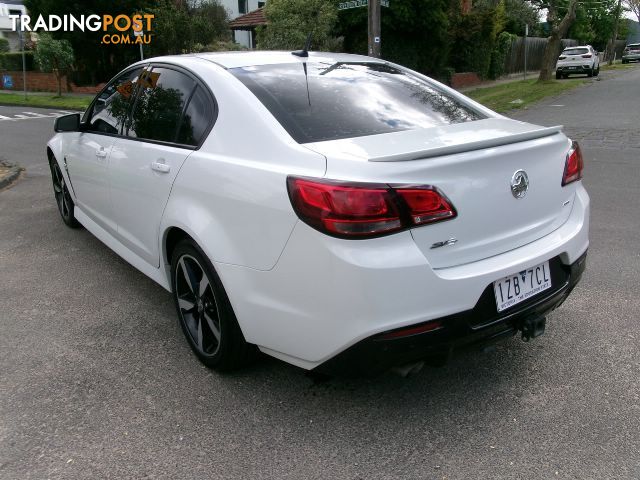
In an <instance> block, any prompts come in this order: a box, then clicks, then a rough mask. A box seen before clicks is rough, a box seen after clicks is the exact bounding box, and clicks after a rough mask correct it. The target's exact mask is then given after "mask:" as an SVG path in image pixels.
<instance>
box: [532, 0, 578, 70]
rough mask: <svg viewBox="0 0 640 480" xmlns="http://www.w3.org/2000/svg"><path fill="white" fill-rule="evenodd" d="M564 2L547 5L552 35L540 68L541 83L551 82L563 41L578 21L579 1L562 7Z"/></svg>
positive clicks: (558, 0)
mask: <svg viewBox="0 0 640 480" xmlns="http://www.w3.org/2000/svg"><path fill="white" fill-rule="evenodd" d="M563 3H564V2H561V1H560V0H548V1H547V2H546V3H545V6H546V8H547V23H548V25H549V28H550V35H549V37H548V38H547V45H546V46H545V48H544V53H543V56H542V66H541V68H540V75H539V76H538V81H539V82H547V81H549V80H551V74H552V72H553V70H554V68H555V65H556V60H557V59H558V54H559V53H560V48H561V46H562V39H563V38H565V36H566V35H567V32H568V31H569V28H570V27H571V25H572V24H573V22H574V21H575V19H576V8H577V6H578V0H569V4H568V6H567V7H561V5H562V4H563Z"/></svg>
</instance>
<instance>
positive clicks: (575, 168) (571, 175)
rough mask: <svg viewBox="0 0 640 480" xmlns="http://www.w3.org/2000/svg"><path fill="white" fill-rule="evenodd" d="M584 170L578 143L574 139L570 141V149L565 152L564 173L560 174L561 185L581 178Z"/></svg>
mask: <svg viewBox="0 0 640 480" xmlns="http://www.w3.org/2000/svg"><path fill="white" fill-rule="evenodd" d="M583 170H584V161H583V160H582V152H581V151H580V145H578V142H576V141H574V142H572V143H571V149H570V150H569V152H568V153H567V160H566V162H565V165H564V174H563V175H562V186H565V185H568V184H570V183H571V182H575V181H576V180H580V179H581V178H582V171H583Z"/></svg>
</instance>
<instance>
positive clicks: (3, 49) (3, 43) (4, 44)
mask: <svg viewBox="0 0 640 480" xmlns="http://www.w3.org/2000/svg"><path fill="white" fill-rule="evenodd" d="M8 51H9V40H7V39H6V38H2V37H0V53H7V52H8Z"/></svg>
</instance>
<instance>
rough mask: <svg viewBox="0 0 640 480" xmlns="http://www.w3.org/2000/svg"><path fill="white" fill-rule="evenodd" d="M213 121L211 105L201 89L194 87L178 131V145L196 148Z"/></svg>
mask: <svg viewBox="0 0 640 480" xmlns="http://www.w3.org/2000/svg"><path fill="white" fill-rule="evenodd" d="M212 119H213V105H212V104H211V100H210V99H209V96H208V95H207V94H206V93H205V92H204V90H203V89H202V87H196V91H195V92H194V93H193V95H192V96H191V100H190V101H189V105H188V106H187V110H186V111H185V113H184V117H183V118H182V123H181V124H180V130H179V131H178V139H177V142H178V143H182V144H184V145H193V146H197V145H198V144H199V143H200V141H201V140H202V138H203V137H204V134H205V133H206V132H207V129H208V128H209V125H210V124H211V120H212Z"/></svg>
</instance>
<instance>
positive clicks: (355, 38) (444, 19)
mask: <svg viewBox="0 0 640 480" xmlns="http://www.w3.org/2000/svg"><path fill="white" fill-rule="evenodd" d="M336 5H337V2H336ZM449 5H450V2H449V0H391V1H390V2H389V7H382V15H381V19H382V35H381V40H382V44H381V51H382V58H384V59H386V60H390V61H392V62H396V63H400V64H402V65H406V66H407V67H409V68H412V69H414V70H417V71H419V72H422V73H427V74H430V75H432V76H436V77H440V78H443V77H445V76H447V74H448V69H447V60H448V55H449V48H450V36H449V28H450V24H451V22H450V18H449V17H450V15H449ZM336 8H337V6H336ZM416 12H428V14H427V13H423V14H420V15H417V14H416ZM335 35H336V36H340V37H343V38H344V50H345V51H347V52H351V53H361V54H363V55H366V54H367V9H366V8H365V7H361V8H353V9H349V10H342V11H340V12H338V23H337V26H336V32H335Z"/></svg>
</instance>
